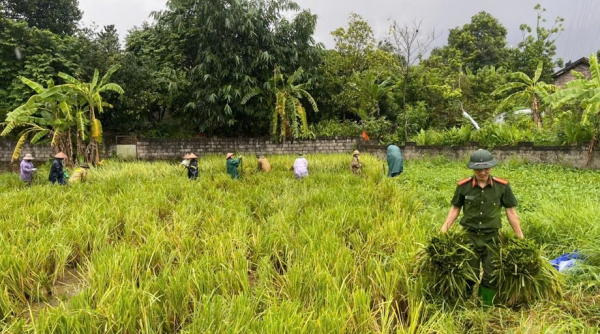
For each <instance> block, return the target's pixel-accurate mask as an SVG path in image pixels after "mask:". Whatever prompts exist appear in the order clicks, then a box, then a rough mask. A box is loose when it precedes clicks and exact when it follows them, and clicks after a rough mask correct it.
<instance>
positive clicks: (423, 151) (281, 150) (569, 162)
mask: <svg viewBox="0 0 600 334" xmlns="http://www.w3.org/2000/svg"><path fill="white" fill-rule="evenodd" d="M106 139H108V140H106V141H105V142H104V143H103V146H102V148H101V152H102V157H103V158H107V157H110V156H111V155H112V154H113V152H115V151H116V142H115V141H114V140H112V141H111V140H110V138H106ZM134 142H135V143H136V144H137V158H138V159H140V160H179V159H181V158H182V157H183V156H184V155H185V154H187V153H190V152H193V153H195V154H196V155H198V156H203V155H207V154H226V153H228V152H234V153H242V154H245V155H251V154H256V153H260V154H265V155H276V154H296V153H300V152H303V153H308V154H312V153H324V154H333V153H349V152H351V151H352V150H353V149H354V148H358V149H359V150H360V151H361V152H362V153H370V154H373V155H376V156H379V157H381V158H385V151H386V146H379V145H373V144H369V143H366V142H364V141H363V140H362V139H360V138H358V139H357V138H338V137H334V138H319V139H315V140H297V141H294V142H293V143H290V142H287V143H277V142H273V141H272V140H270V139H267V138H197V139H181V140H173V139H169V140H167V139H137V140H135V141H134ZM15 145H16V142H15V141H11V140H0V170H18V164H19V161H20V159H19V161H15V162H13V163H10V159H11V156H12V152H13V150H14V147H15ZM400 148H401V149H402V153H403V156H404V158H405V159H406V160H412V159H422V158H425V157H434V156H440V155H441V156H445V157H446V158H448V159H449V160H456V161H466V160H467V159H468V157H469V156H470V154H471V153H472V152H473V151H475V150H477V149H478V148H480V146H479V144H478V143H476V142H471V143H467V144H466V145H463V146H418V145H416V143H406V145H402V146H400ZM492 151H493V153H494V156H495V157H496V158H497V159H498V160H500V161H504V160H507V159H510V158H517V159H520V160H525V161H527V162H531V163H544V164H557V165H563V166H569V167H575V168H590V169H600V151H594V152H593V158H592V161H591V163H590V165H589V166H586V165H585V163H586V160H587V147H586V146H534V145H533V144H532V143H520V144H519V145H517V146H504V147H496V148H494V149H493V150H492ZM26 153H31V154H33V156H34V157H35V161H38V162H45V161H48V160H49V159H51V158H52V156H53V155H54V151H53V149H52V148H51V147H50V146H49V145H29V144H26V145H25V146H24V148H23V151H22V154H21V157H22V156H23V155H25V154H26Z"/></svg>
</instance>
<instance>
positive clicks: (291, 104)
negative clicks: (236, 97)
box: [242, 66, 319, 141]
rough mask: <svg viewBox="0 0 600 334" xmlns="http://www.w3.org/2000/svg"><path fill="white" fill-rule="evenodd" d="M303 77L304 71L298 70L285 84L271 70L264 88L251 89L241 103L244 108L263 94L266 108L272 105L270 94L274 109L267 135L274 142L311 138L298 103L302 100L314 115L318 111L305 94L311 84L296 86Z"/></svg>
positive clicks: (303, 110)
mask: <svg viewBox="0 0 600 334" xmlns="http://www.w3.org/2000/svg"><path fill="white" fill-rule="evenodd" d="M303 75H304V69H303V68H302V67H300V68H298V69H297V70H296V71H295V72H294V73H293V74H292V75H290V76H289V77H288V78H287V80H285V78H284V76H283V74H281V72H280V71H279V67H278V66H275V70H274V75H273V78H272V79H271V80H269V81H268V82H266V83H265V84H264V88H263V89H261V88H257V89H254V90H252V91H251V92H250V93H248V94H246V96H244V98H243V99H242V104H246V103H247V102H248V101H249V100H250V99H252V98H254V97H256V96H261V97H263V96H264V95H265V93H266V94H268V95H270V96H269V98H267V99H266V101H267V102H268V103H267V104H268V105H273V104H272V101H273V99H272V96H273V95H272V94H274V98H275V107H274V110H273V114H272V119H271V134H272V136H273V137H274V138H279V139H280V140H282V141H285V140H286V138H288V137H289V138H290V139H292V140H293V139H294V138H306V137H309V136H310V135H311V132H310V130H309V129H308V122H307V120H306V109H305V108H304V106H303V105H302V103H301V102H300V100H301V99H302V98H305V99H306V100H308V102H309V103H310V105H311V107H312V109H313V110H314V111H315V112H319V108H318V106H317V103H316V102H315V100H314V99H313V97H312V96H311V95H310V94H309V93H308V92H307V91H306V89H308V87H310V85H311V81H310V80H309V81H308V82H305V83H301V84H297V82H298V81H299V80H301V79H302V77H303ZM269 102H270V103H269Z"/></svg>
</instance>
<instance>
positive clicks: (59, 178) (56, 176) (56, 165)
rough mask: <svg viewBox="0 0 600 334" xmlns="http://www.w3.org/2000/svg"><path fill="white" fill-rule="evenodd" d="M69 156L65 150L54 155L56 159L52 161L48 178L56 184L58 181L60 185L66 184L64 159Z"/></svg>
mask: <svg viewBox="0 0 600 334" xmlns="http://www.w3.org/2000/svg"><path fill="white" fill-rule="evenodd" d="M66 158H67V155H66V154H64V153H63V152H59V153H58V154H57V155H55V156H54V161H52V165H51V166H50V176H49V177H48V180H49V181H50V182H52V184H55V183H56V182H58V184H60V185H65V184H67V182H65V172H64V170H63V160H65V159H66Z"/></svg>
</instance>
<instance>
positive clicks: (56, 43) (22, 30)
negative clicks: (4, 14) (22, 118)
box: [0, 18, 81, 118]
mask: <svg viewBox="0 0 600 334" xmlns="http://www.w3.org/2000/svg"><path fill="white" fill-rule="evenodd" d="M80 46H81V44H80V43H79V40H78V39H77V38H75V37H71V36H64V37H61V36H59V35H57V34H54V33H52V32H50V31H48V30H40V29H38V28H35V27H33V28H32V27H29V26H28V25H27V24H26V23H25V22H15V21H13V20H10V19H6V18H0V62H1V63H2V66H0V118H4V116H5V115H6V112H8V111H11V110H13V109H15V108H16V107H18V106H19V105H21V104H23V103H24V102H25V101H26V100H27V99H28V98H29V97H30V96H31V88H30V87H29V86H27V85H26V84H25V83H23V81H21V80H20V77H25V78H28V79H30V80H32V81H34V82H47V81H48V80H49V79H53V80H54V81H57V80H58V73H59V72H68V73H76V72H77V70H78V68H79V59H80V58H79V55H80V53H81V49H80Z"/></svg>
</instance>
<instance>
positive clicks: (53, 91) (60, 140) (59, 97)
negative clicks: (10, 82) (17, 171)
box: [0, 78, 76, 165]
mask: <svg viewBox="0 0 600 334" xmlns="http://www.w3.org/2000/svg"><path fill="white" fill-rule="evenodd" d="M20 80H21V81H22V82H23V83H24V84H26V85H27V86H29V87H30V88H31V89H33V90H34V91H35V92H36V93H37V94H34V95H32V96H31V97H30V98H29V99H28V100H27V102H26V103H24V104H23V105H21V106H19V107H18V108H16V109H15V110H13V111H11V112H9V113H8V114H7V115H6V120H5V122H3V123H2V124H3V125H4V129H3V131H2V133H0V136H6V135H8V134H10V133H11V132H12V131H14V130H16V129H22V130H21V132H20V136H19V140H18V141H17V145H16V146H15V149H14V151H13V155H12V159H11V160H12V161H14V160H16V159H18V158H19V156H20V154H21V150H22V148H23V145H24V144H25V143H26V142H27V140H28V139H29V141H30V143H32V144H36V143H38V142H40V141H42V140H45V139H47V138H50V143H51V146H52V147H54V148H55V151H57V152H58V151H62V152H64V153H65V154H67V156H68V158H67V161H66V163H67V164H68V165H71V164H72V159H71V158H72V154H71V152H72V151H73V146H72V143H71V131H70V129H71V127H73V126H74V125H75V123H76V119H75V117H74V114H73V110H72V108H71V107H70V105H69V103H68V101H69V97H68V96H66V95H64V94H62V93H61V92H60V89H58V88H56V86H54V82H53V81H52V80H49V81H48V83H47V87H46V88H44V87H43V86H42V85H41V84H39V83H37V82H34V81H32V80H29V79H27V78H20Z"/></svg>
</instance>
